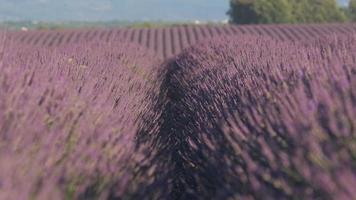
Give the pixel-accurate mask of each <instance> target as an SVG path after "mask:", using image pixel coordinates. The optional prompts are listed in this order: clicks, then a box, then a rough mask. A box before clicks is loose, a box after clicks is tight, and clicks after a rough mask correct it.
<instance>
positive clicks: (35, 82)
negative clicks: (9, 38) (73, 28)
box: [0, 41, 158, 200]
mask: <svg viewBox="0 0 356 200" xmlns="http://www.w3.org/2000/svg"><path fill="white" fill-rule="evenodd" d="M4 53H5V54H4V58H3V64H2V65H0V71H1V73H0V138H1V142H0V158H1V162H0V199H9V200H11V199H14V200H15V199H16V200H18V199H88V198H98V199H107V198H114V197H125V195H129V194H130V192H133V191H135V190H137V188H136V185H135V183H133V180H136V179H139V178H140V177H136V176H135V170H136V168H137V167H138V165H139V164H141V162H143V161H144V159H148V158H147V157H146V156H145V154H146V153H147V152H146V150H144V147H142V146H141V147H140V148H137V147H136V145H135V143H136V142H135V138H136V133H137V132H138V131H139V130H141V131H142V130H144V129H145V126H146V125H147V126H148V124H145V123H146V122H143V120H141V116H142V115H144V114H145V115H148V113H149V112H152V110H153V109H150V102H149V101H150V99H151V96H152V95H156V89H155V79H154V78H153V77H154V76H155V72H154V71H155V68H156V64H158V60H156V59H154V58H153V57H152V55H151V54H150V53H147V52H146V51H145V50H143V49H142V48H141V47H138V46H135V45H132V44H126V43H122V42H116V43H115V42H114V43H110V44H109V43H103V42H100V41H97V42H93V43H88V44H85V43H83V44H81V45H68V46H65V47H61V48H57V49H54V50H51V52H48V50H47V49H40V48H35V47H33V46H27V47H26V46H24V45H21V44H18V43H16V42H13V44H12V45H8V46H7V47H6V50H5V51H4ZM149 115H150V116H151V117H152V118H151V119H152V120H154V117H155V115H156V113H150V114H149ZM148 134H149V133H148Z"/></svg>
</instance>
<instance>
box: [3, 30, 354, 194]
mask: <svg viewBox="0 0 356 200" xmlns="http://www.w3.org/2000/svg"><path fill="white" fill-rule="evenodd" d="M355 31H356V25H355V24H325V25H319V24H315V25H246V26H232V25H226V26H217V25H216V26H215V25H204V26H203V25H201V26H193V25H190V26H173V27H165V28H151V29H149V28H141V29H140V28H117V29H77V30H59V31H54V30H47V31H44V30H41V31H19V32H16V31H5V30H4V31H1V32H0V199H1V200H2V199H4V200H27V199H30V200H32V199H36V200H37V199H38V200H48V199H54V200H56V199H58V200H61V199H68V200H72V199H73V200H74V199H100V200H101V199H102V200H104V199H110V200H116V199H118V200H119V199H125V200H126V199H140V200H141V199H204V200H205V199H229V200H230V199H231V200H240V199H241V200H245V199H246V200H250V199H271V200H273V199H310V200H312V199H338V200H339V199H340V200H349V199H350V200H351V199H356V190H355V189H354V187H355V185H356V33H355Z"/></svg>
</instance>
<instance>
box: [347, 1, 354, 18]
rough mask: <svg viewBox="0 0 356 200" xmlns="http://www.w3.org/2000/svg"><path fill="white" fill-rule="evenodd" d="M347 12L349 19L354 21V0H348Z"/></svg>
mask: <svg viewBox="0 0 356 200" xmlns="http://www.w3.org/2000/svg"><path fill="white" fill-rule="evenodd" d="M348 14H349V18H350V21H353V22H356V0H350V1H349V7H348Z"/></svg>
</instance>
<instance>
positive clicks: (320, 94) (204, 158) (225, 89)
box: [154, 36, 356, 199]
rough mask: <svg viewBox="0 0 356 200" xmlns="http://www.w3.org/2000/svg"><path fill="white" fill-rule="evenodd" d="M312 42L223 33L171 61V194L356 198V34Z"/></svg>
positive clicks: (166, 127)
mask: <svg viewBox="0 0 356 200" xmlns="http://www.w3.org/2000/svg"><path fill="white" fill-rule="evenodd" d="M315 43H316V44H318V45H313V46H310V47H305V45H298V44H292V43H283V42H277V41H274V40H271V39H268V38H256V37H240V38H228V39H217V40H215V41H214V42H211V43H204V44H201V45H199V46H197V47H194V48H191V49H190V50H188V51H186V52H185V53H183V54H182V55H181V56H179V57H178V58H177V59H175V60H173V61H171V62H170V63H169V64H168V72H167V79H166V81H165V84H164V87H163V90H162V91H164V92H165V94H166V96H167V99H168V100H167V101H168V103H167V104H166V106H165V110H164V112H163V113H164V115H163V116H164V123H163V126H162V129H161V130H162V132H163V133H161V134H160V135H158V136H157V137H156V138H155V139H154V140H155V142H157V143H158V145H157V148H156V150H157V151H158V152H162V157H163V158H162V160H164V162H163V163H165V165H167V166H171V169H172V172H170V173H168V174H170V177H169V178H170V179H171V181H170V182H169V183H170V185H169V186H170V189H171V190H170V194H169V195H170V198H172V199H181V198H182V199H189V198H191V199H192V198H193V199H211V198H212V199H298V198H302V199H353V198H355V195H356V193H355V191H354V190H353V185H354V183H355V180H356V173H355V172H356V170H355V149H354V147H355V131H354V126H355V123H356V121H355V120H356V116H355V113H356V112H355V109H356V99H355V93H356V90H355V88H356V87H355V75H356V65H355V61H356V59H355V58H356V55H355V53H354V52H356V51H355V43H356V39H355V37H354V36H350V37H346V36H340V37H336V38H333V37H330V38H328V39H327V40H325V39H324V40H321V41H319V42H315ZM162 135H164V136H162ZM167 187H168V186H167Z"/></svg>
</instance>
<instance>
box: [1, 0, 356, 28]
mask: <svg viewBox="0 0 356 200" xmlns="http://www.w3.org/2000/svg"><path fill="white" fill-rule="evenodd" d="M355 11H356V0H144V1H142V0H60V1H59V0H0V25H1V26H7V27H10V28H25V29H27V28H29V29H31V28H35V29H41V28H63V27H82V26H148V27H150V26H161V25H170V24H189V23H194V24H204V23H236V24H267V23H324V22H352V21H355V20H356V17H355V16H356V14H355Z"/></svg>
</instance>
